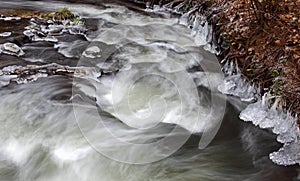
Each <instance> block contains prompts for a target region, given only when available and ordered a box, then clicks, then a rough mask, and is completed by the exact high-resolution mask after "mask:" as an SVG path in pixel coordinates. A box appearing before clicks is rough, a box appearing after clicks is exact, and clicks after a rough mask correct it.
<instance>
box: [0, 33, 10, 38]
mask: <svg viewBox="0 0 300 181" xmlns="http://www.w3.org/2000/svg"><path fill="white" fill-rule="evenodd" d="M10 35H11V32H3V33H0V37H4V38H6V37H9V36H10Z"/></svg>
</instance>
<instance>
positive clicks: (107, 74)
mask: <svg viewBox="0 0 300 181" xmlns="http://www.w3.org/2000/svg"><path fill="white" fill-rule="evenodd" d="M121 4H122V5H120V3H117V2H114V3H110V4H107V2H106V3H101V2H97V3H96V5H89V4H79V3H65V2H61V1H60V2H55V1H47V2H44V1H4V2H1V4H0V7H1V8H2V9H7V8H10V9H34V10H43V11H45V10H46V11H47V10H49V11H54V10H58V9H61V8H63V7H68V8H70V9H71V10H72V11H73V12H75V13H77V14H79V15H80V16H82V17H83V18H85V19H86V26H87V28H88V29H89V31H88V32H87V33H85V34H84V35H78V34H77V35H70V34H64V35H60V36H58V37H57V39H58V42H54V43H49V42H32V43H27V44H25V45H23V47H22V49H23V50H24V52H25V56H24V57H22V58H19V61H20V62H22V65H35V64H49V63H57V64H60V65H68V66H70V67H80V68H87V71H88V73H87V74H84V75H83V74H81V73H75V74H77V75H76V76H75V77H76V78H75V79H72V78H70V77H66V76H59V75H56V76H49V77H44V78H39V79H38V80H37V81H34V82H30V83H26V84H16V83H10V84H9V85H7V86H4V87H1V89H0V100H1V104H0V113H1V114H0V115H1V116H0V121H1V124H0V140H1V145H0V180H3V181H10V180H11V181H14V180H16V181H17V180H18V181H35V180H36V181H61V180H66V181H67V180H72V181H77V180H78V181H94V180H101V181H102V180H103V181H114V180H116V181H118V180H130V181H141V180H172V181H173V180H178V181H179V180H187V181H194V180H197V181H200V180H297V177H298V170H297V168H296V167H283V166H277V165H275V164H274V163H272V162H271V161H270V159H269V153H270V152H272V151H275V150H278V148H280V146H281V145H280V144H279V143H277V142H276V141H275V140H276V136H275V135H273V134H271V133H270V132H268V131H266V130H261V129H259V128H257V127H255V126H253V125H251V124H248V123H244V122H242V121H241V120H239V118H238V115H239V112H240V110H241V109H242V108H244V107H245V106H246V105H245V103H243V102H241V101H239V100H238V99H236V98H234V97H224V96H223V95H221V94H220V93H219V92H218V91H217V88H216V87H217V86H218V84H219V83H220V80H222V74H221V72H220V66H219V65H218V63H217V62H218V61H217V59H216V57H215V56H214V55H213V54H211V53H209V52H207V51H205V50H204V49H203V48H202V47H198V46H197V45H196V44H195V42H194V37H193V36H192V35H191V31H190V29H188V28H186V27H185V26H183V25H180V24H179V23H178V22H179V19H178V18H177V17H175V16H173V15H170V14H167V13H160V14H156V13H152V12H145V11H143V10H142V9H139V8H138V7H136V9H135V8H133V7H132V5H129V4H128V6H130V8H127V7H126V6H127V5H124V2H123V3H121ZM91 52H92V53H91ZM1 56H2V57H1ZM0 57H1V60H3V59H9V58H11V56H4V55H0ZM3 61H4V60H3ZM0 64H1V62H0ZM11 65H14V64H11ZM5 66H7V61H5ZM1 67H3V65H2V64H1ZM204 72H205V73H204ZM214 133H216V135H215V134H214ZM164 138H167V139H164ZM211 139H212V141H211ZM161 140H164V141H161ZM203 140H204V141H203ZM210 141H211V142H210ZM208 143H209V144H208ZM207 144H208V145H207ZM298 179H299V177H298Z"/></svg>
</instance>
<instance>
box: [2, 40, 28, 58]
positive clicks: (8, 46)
mask: <svg viewBox="0 0 300 181" xmlns="http://www.w3.org/2000/svg"><path fill="white" fill-rule="evenodd" d="M0 49H1V52H2V53H4V54H8V55H14V56H18V57H20V56H23V55H25V53H24V51H23V50H22V49H21V48H20V47H19V46H18V45H16V44H14V43H4V44H2V45H1V48H0Z"/></svg>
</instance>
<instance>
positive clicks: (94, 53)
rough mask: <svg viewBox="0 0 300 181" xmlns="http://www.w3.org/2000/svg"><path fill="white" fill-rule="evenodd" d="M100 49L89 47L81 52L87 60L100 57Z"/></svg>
mask: <svg viewBox="0 0 300 181" xmlns="http://www.w3.org/2000/svg"><path fill="white" fill-rule="evenodd" d="M101 52H102V51H101V49H100V48H99V47H97V46H91V47H89V48H87V49H86V50H85V51H84V52H83V54H82V55H83V56H85V57H87V58H96V57H101Z"/></svg>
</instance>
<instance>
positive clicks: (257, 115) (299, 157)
mask: <svg viewBox="0 0 300 181" xmlns="http://www.w3.org/2000/svg"><path fill="white" fill-rule="evenodd" d="M268 99H269V98H268V95H265V96H264V97H263V99H262V100H260V101H258V102H256V103H254V104H250V105H249V106H248V107H247V108H246V109H245V110H243V111H242V112H241V114H240V118H241V119H242V120H244V121H247V122H252V123H253V124H254V125H256V126H259V127H260V128H268V129H271V130H272V132H273V133H275V134H277V135H278V137H277V141H278V142H280V143H283V144H284V145H283V147H282V148H280V149H279V150H278V151H277V152H273V153H271V154H270V159H271V160H272V161H273V162H274V163H277V164H279V165H293V164H300V130H299V127H298V125H297V119H296V118H295V117H294V116H292V115H290V114H289V113H285V112H283V111H280V110H278V109H277V107H278V105H277V103H278V101H275V103H274V105H273V106H272V107H269V106H268V102H267V101H268Z"/></svg>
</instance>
